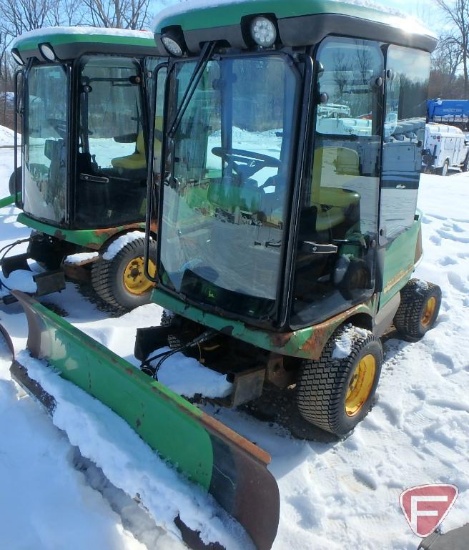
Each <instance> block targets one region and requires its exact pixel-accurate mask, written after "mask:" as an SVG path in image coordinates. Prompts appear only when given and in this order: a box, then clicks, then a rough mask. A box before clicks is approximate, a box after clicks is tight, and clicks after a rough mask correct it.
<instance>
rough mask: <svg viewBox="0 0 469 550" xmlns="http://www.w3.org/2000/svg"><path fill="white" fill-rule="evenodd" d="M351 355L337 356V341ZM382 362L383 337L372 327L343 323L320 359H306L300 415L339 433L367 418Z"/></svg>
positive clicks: (300, 381)
mask: <svg viewBox="0 0 469 550" xmlns="http://www.w3.org/2000/svg"><path fill="white" fill-rule="evenodd" d="M339 340H340V341H343V342H348V344H347V345H348V355H347V356H346V357H341V358H336V357H335V353H334V352H335V349H336V343H337V342H338V341H339ZM382 364H383V347H382V344H381V341H380V340H379V339H378V338H376V337H375V336H373V334H372V333H371V332H369V331H365V330H363V329H356V328H355V327H350V326H349V327H341V328H340V329H339V330H338V331H336V333H335V334H334V335H333V336H332V337H331V338H330V340H329V341H328V342H327V344H326V346H325V347H324V350H323V352H322V354H321V358H320V359H319V361H304V363H303V365H302V368H301V371H300V375H299V378H298V383H297V405H298V410H299V412H300V414H301V416H302V417H303V418H304V419H305V420H307V421H308V422H310V423H311V424H314V425H315V426H317V427H319V428H321V429H323V430H326V431H327V432H330V433H332V434H335V435H337V436H339V437H343V436H345V435H346V434H347V433H349V432H350V431H352V430H353V429H354V428H355V426H356V425H357V424H358V423H359V422H360V421H361V420H363V418H365V416H366V415H367V414H368V412H369V411H370V409H371V407H372V405H373V399H374V395H375V393H376V388H377V386H378V382H379V376H380V374H381V367H382Z"/></svg>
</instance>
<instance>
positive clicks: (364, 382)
mask: <svg viewBox="0 0 469 550" xmlns="http://www.w3.org/2000/svg"><path fill="white" fill-rule="evenodd" d="M375 376H376V360H375V358H374V356H373V355H365V357H363V358H362V359H361V360H360V362H359V363H358V365H357V366H356V367H355V370H354V372H353V375H352V378H351V380H350V384H349V386H348V389H347V395H346V396H345V412H346V414H347V416H355V415H356V414H358V413H359V412H360V410H361V408H362V407H363V405H364V404H365V403H366V401H367V399H368V397H369V396H370V393H371V389H372V388H373V382H374V380H375Z"/></svg>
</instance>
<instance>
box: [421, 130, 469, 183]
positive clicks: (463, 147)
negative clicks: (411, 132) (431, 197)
mask: <svg viewBox="0 0 469 550" xmlns="http://www.w3.org/2000/svg"><path fill="white" fill-rule="evenodd" d="M468 163H469V144H468V141H467V139H466V135H465V134H464V132H463V131H462V130H460V129H459V128H456V126H447V125H446V124H434V123H428V124H427V125H426V127H425V145H424V154H423V158H422V168H423V170H424V171H427V172H434V173H437V174H441V175H442V176H446V175H448V170H449V169H450V168H458V169H461V170H463V171H464V172H466V171H467V169H468Z"/></svg>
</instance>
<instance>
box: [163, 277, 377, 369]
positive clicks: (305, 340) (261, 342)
mask: <svg viewBox="0 0 469 550" xmlns="http://www.w3.org/2000/svg"><path fill="white" fill-rule="evenodd" d="M152 301H153V302H155V303H157V304H159V305H160V306H162V307H164V308H166V309H169V310H170V311H172V312H174V313H177V314H178V315H181V316H183V317H185V318H187V319H191V320H192V321H195V322H196V323H200V324H201V325H203V326H207V327H210V328H213V329H215V330H218V331H220V332H222V333H225V334H230V335H231V336H233V337H234V338H238V339H239V340H242V341H244V342H248V343H249V344H252V345H254V346H256V347H259V348H262V349H265V350H267V351H272V352H275V353H279V354H281V355H287V356H289V357H298V358H300V359H318V358H319V355H320V352H321V350H322V347H323V346H324V344H325V343H326V341H327V340H328V338H329V337H330V336H331V334H332V332H333V331H334V330H335V329H336V328H337V327H338V326H339V325H341V324H342V323H344V322H345V321H346V319H347V318H348V317H351V316H352V315H356V314H359V313H364V314H366V315H369V316H372V315H373V311H374V303H373V300H370V301H369V302H366V303H363V304H359V305H357V306H354V307H353V308H351V309H349V310H347V311H346V312H344V313H343V314H339V315H336V316H334V317H332V318H331V319H329V320H327V321H325V322H323V323H320V324H318V325H315V326H312V327H306V328H302V329H298V330H295V331H292V332H274V331H268V330H262V329H259V328H256V327H252V326H248V325H246V324H245V323H243V322H241V321H237V320H234V319H227V318H226V317H220V316H218V315H215V314H213V313H209V312H206V311H203V310H201V309H199V308H197V307H193V306H189V305H187V304H186V303H184V302H183V301H181V300H179V299H178V298H175V297H173V296H170V295H169V294H167V293H166V292H164V291H162V290H160V289H159V288H158V287H157V288H155V289H154V290H153V291H152Z"/></svg>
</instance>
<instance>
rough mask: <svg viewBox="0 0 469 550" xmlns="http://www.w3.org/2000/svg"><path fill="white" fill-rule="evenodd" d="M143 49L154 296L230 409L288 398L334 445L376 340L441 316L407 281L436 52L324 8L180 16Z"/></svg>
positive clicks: (362, 396)
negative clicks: (149, 65)
mask: <svg viewBox="0 0 469 550" xmlns="http://www.w3.org/2000/svg"><path fill="white" fill-rule="evenodd" d="M155 38H156V43H157V46H158V52H159V54H160V55H163V54H164V53H167V54H169V55H170V56H171V61H170V67H169V69H168V81H167V89H166V99H167V102H166V113H165V115H166V116H165V143H164V153H163V164H162V165H161V166H159V165H154V166H153V172H154V176H155V177H154V178H152V181H159V182H160V185H159V202H158V205H157V207H156V205H155V208H154V209H153V211H150V213H149V219H154V220H155V222H156V223H158V226H159V239H158V251H157V257H156V259H155V261H156V264H157V272H158V282H159V286H158V287H157V289H156V290H155V291H154V292H153V299H154V300H155V301H156V302H157V303H159V304H161V305H162V306H164V307H165V308H167V309H169V310H171V311H172V312H174V313H175V314H176V316H175V317H174V318H173V320H172V321H171V323H170V326H172V327H173V330H174V332H175V333H177V334H178V335H179V339H180V340H182V344H183V345H184V344H185V345H186V349H187V346H189V347H190V346H191V344H188V343H187V339H190V335H191V334H192V336H193V337H194V338H195V340H194V342H196V344H197V345H196V346H195V344H194V346H195V347H196V349H197V350H198V351H197V353H199V352H200V358H201V360H202V361H203V362H204V363H205V364H206V365H210V364H211V365H212V366H213V367H214V368H216V369H218V370H222V371H223V372H226V373H227V374H228V376H229V378H230V379H231V380H233V382H234V387H233V396H232V403H233V404H239V403H242V402H244V401H247V400H252V399H255V398H257V397H259V396H260V395H261V393H262V392H263V390H264V389H265V388H266V387H268V386H270V385H276V386H278V387H281V388H285V389H287V388H288V389H289V390H290V389H291V388H295V389H294V391H295V392H296V393H295V394H296V399H297V403H298V407H299V410H300V412H301V414H302V416H303V417H304V418H305V419H306V420H307V421H309V422H311V423H312V424H315V425H316V426H319V427H321V428H323V429H325V430H328V431H330V432H333V433H335V434H337V435H343V434H345V433H347V432H349V431H350V430H351V429H352V428H353V427H354V426H355V425H356V424H357V423H358V422H359V421H360V420H361V419H362V418H363V417H364V416H365V414H366V413H367V412H368V410H369V409H370V407H371V403H372V400H373V395H374V392H375V389H376V386H377V383H378V378H379V373H380V369H381V363H382V360H383V352H382V344H381V340H380V339H379V337H380V336H381V335H382V334H383V333H384V332H385V331H386V330H387V329H388V328H389V327H390V325H391V324H392V322H393V319H394V323H395V324H396V326H397V327H398V329H399V331H400V332H401V334H403V335H404V336H405V337H409V338H411V337H421V336H422V335H423V333H424V332H425V331H426V330H428V328H430V327H431V326H432V324H433V322H434V320H435V317H436V314H437V311H438V306H439V289H438V288H437V287H434V285H431V284H427V283H422V285H420V288H423V289H426V290H424V291H423V292H422V294H421V296H422V297H416V288H415V287H416V285H417V283H415V281H414V280H412V281H410V282H409V279H410V277H411V274H412V272H413V271H414V268H415V265H416V263H417V262H418V260H419V259H420V257H421V253H422V250H421V237H420V225H421V216H420V214H419V212H417V211H416V203H417V193H418V187H419V181H420V171H421V164H422V151H423V144H424V139H425V114H426V113H425V105H426V104H425V100H426V94H427V85H428V78H429V72H430V52H431V51H432V49H433V48H434V46H435V39H434V37H433V36H432V35H431V34H430V33H428V32H427V31H425V30H424V29H421V28H419V27H418V25H416V24H414V23H412V25H410V24H409V23H408V22H407V21H405V20H402V19H400V18H397V17H394V16H389V15H387V14H385V13H384V12H380V11H374V10H372V9H369V8H365V7H363V6H358V5H353V4H348V3H347V4H346V3H340V2H335V1H326V0H324V1H311V0H299V1H298V2H295V3H294V7H293V6H292V5H290V4H288V3H286V2H283V1H281V0H273V1H269V2H264V1H256V2H252V1H240V2H233V3H229V4H227V3H225V4H221V5H219V4H218V3H210V2H209V3H205V4H204V6H201V7H196V6H190V5H186V4H182V5H181V6H180V8H179V9H178V8H172V9H171V10H169V11H168V12H166V14H165V13H164V12H163V13H162V14H161V15H160V16H159V18H158V20H157V22H156V28H155ZM156 212H158V214H157V215H156ZM150 257H151V256H150ZM429 304H430V305H429ZM427 306H428V307H427ZM411 310H413V311H417V317H416V318H415V319H414V318H412V319H410V317H409V316H410V311H411ZM424 310H425V311H426V313H425V315H424V313H423V311H424ZM165 331H166V332H167V331H168V329H167V328H165ZM182 335H184V336H182ZM201 335H202V336H201ZM154 337H155V339H156V334H155V336H154ZM145 338H148V339H150V340H151V336H148V334H146V335H145ZM185 338H186V340H184V339H185ZM197 338H202V341H205V339H206V338H211V339H212V340H213V341H209V343H208V344H206V345H204V344H201V343H200V340H198V339H197ZM143 340H144V338H143V336H142V341H143ZM340 342H342V343H343V346H342V350H343V351H342V352H340V351H339V352H337V354H336V348H337V347H339V348H340ZM143 347H144V348H146V347H147V342H145V345H144V346H143ZM341 353H342V355H341ZM211 360H213V361H212V363H211ZM157 370H158V367H156V368H154V369H153V371H152V370H151V369H150V373H153V375H154V376H157Z"/></svg>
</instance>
